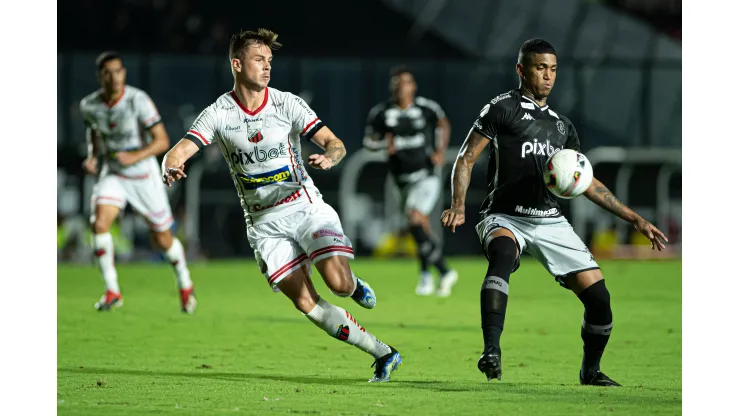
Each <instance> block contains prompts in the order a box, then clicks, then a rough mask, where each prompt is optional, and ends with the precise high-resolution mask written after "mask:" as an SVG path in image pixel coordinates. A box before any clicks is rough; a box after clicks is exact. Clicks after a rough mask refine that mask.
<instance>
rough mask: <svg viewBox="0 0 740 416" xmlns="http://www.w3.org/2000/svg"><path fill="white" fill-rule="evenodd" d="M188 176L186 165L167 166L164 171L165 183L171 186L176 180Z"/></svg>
mask: <svg viewBox="0 0 740 416" xmlns="http://www.w3.org/2000/svg"><path fill="white" fill-rule="evenodd" d="M187 177H188V175H186V174H185V165H181V166H180V167H177V166H170V167H167V168H165V170H164V172H162V181H163V182H164V184H165V185H167V186H170V187H171V186H172V184H173V183H175V182H176V181H179V180H180V179H182V178H187Z"/></svg>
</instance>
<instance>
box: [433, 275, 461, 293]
mask: <svg viewBox="0 0 740 416" xmlns="http://www.w3.org/2000/svg"><path fill="white" fill-rule="evenodd" d="M457 278H458V275H457V272H456V271H455V270H450V271H448V272H447V273H445V274H444V276H442V277H441V278H440V279H439V289H438V290H437V296H439V297H442V298H446V297H448V296H450V294H451V293H452V286H455V283H457Z"/></svg>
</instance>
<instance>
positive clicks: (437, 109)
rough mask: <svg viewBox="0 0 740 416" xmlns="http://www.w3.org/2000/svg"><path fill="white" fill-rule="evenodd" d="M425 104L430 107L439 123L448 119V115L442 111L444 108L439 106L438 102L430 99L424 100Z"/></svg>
mask: <svg viewBox="0 0 740 416" xmlns="http://www.w3.org/2000/svg"><path fill="white" fill-rule="evenodd" d="M423 103H424V105H426V106H427V107H429V109H430V110H432V112H433V113H434V116H435V117H436V119H437V121H439V120H443V119H445V118H447V114H445V111H444V110H443V109H442V106H441V105H439V104H438V103H437V102H436V101H434V100H430V99H429V98H424V101H423Z"/></svg>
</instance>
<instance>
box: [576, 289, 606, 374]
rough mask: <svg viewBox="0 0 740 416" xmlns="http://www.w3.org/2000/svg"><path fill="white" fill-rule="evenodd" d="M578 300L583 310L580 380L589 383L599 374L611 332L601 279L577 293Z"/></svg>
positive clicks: (604, 290)
mask: <svg viewBox="0 0 740 416" xmlns="http://www.w3.org/2000/svg"><path fill="white" fill-rule="evenodd" d="M578 298H579V299H580V300H581V302H582V303H583V306H584V309H585V311H584V314H583V321H582V325H581V339H583V360H582V363H581V379H582V380H586V381H591V380H594V379H595V378H598V377H597V375H598V374H600V373H601V372H600V369H601V368H600V367H601V357H602V355H603V354H604V349H605V348H606V345H607V343H608V342H609V337H610V336H611V332H612V310H611V299H610V295H609V291H608V290H607V288H606V282H605V281H604V280H603V279H601V280H598V281H597V282H596V283H594V284H592V285H590V286H589V287H587V288H586V289H584V290H582V291H581V292H580V293H578ZM602 374H603V373H602ZM586 384H590V383H586Z"/></svg>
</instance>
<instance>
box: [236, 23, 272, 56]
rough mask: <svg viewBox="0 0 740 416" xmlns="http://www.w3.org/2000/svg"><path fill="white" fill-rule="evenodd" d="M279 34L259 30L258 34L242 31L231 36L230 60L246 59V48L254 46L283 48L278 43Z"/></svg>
mask: <svg viewBox="0 0 740 416" xmlns="http://www.w3.org/2000/svg"><path fill="white" fill-rule="evenodd" d="M277 37H278V35H277V33H275V32H273V31H271V30H267V29H262V28H259V29H257V31H256V32H253V31H251V30H242V31H241V32H239V33H234V34H233V35H231V42H230V43H229V59H234V58H239V59H244V48H246V47H248V46H252V45H258V44H262V45H265V46H267V47H268V48H270V49H271V50H275V49H278V48H280V47H281V46H283V45H282V44H281V43H279V42H277Z"/></svg>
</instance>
